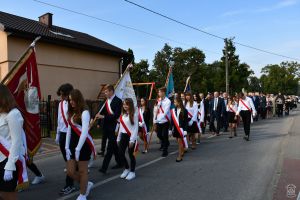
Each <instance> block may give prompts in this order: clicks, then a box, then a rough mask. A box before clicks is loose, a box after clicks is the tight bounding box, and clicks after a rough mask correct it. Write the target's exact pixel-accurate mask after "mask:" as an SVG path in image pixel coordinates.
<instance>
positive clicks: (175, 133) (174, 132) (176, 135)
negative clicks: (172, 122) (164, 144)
mask: <svg viewBox="0 0 300 200" xmlns="http://www.w3.org/2000/svg"><path fill="white" fill-rule="evenodd" d="M173 137H174V138H182V137H181V135H180V133H179V132H178V131H177V128H174V131H173Z"/></svg>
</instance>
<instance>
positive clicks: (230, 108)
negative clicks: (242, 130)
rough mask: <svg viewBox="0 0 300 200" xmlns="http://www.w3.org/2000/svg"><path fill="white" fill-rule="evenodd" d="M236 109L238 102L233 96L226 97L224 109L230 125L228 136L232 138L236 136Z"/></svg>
mask: <svg viewBox="0 0 300 200" xmlns="http://www.w3.org/2000/svg"><path fill="white" fill-rule="evenodd" d="M237 110H238V104H237V102H236V101H235V99H234V98H233V97H231V98H229V99H228V102H227V105H226V111H227V113H228V114H227V115H228V123H229V127H230V136H229V138H233V136H235V137H236V136H237V134H236V124H237V116H236V112H237Z"/></svg>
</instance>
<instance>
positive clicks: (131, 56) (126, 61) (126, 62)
mask: <svg viewBox="0 0 300 200" xmlns="http://www.w3.org/2000/svg"><path fill="white" fill-rule="evenodd" d="M127 52H128V55H127V56H125V57H124V58H123V63H122V73H123V72H124V71H125V70H126V68H127V66H128V65H129V64H130V63H132V64H134V54H133V51H132V49H130V48H129V49H128V51H127Z"/></svg>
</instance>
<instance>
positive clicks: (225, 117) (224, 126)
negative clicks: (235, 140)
mask: <svg viewBox="0 0 300 200" xmlns="http://www.w3.org/2000/svg"><path fill="white" fill-rule="evenodd" d="M222 119H223V128H224V130H226V131H227V129H228V125H229V124H228V114H227V112H225V113H224V114H223V117H222Z"/></svg>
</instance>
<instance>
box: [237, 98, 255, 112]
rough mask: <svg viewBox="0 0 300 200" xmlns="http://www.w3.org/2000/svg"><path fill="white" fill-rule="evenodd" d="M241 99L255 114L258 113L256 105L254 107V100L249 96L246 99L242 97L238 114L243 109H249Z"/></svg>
mask: <svg viewBox="0 0 300 200" xmlns="http://www.w3.org/2000/svg"><path fill="white" fill-rule="evenodd" d="M241 101H243V102H244V104H245V105H246V106H247V107H248V108H249V109H252V112H253V113H252V114H253V115H256V110H255V107H254V104H253V101H252V99H251V98H249V97H246V99H240V101H239V106H238V111H237V115H238V114H239V113H240V112H241V111H242V110H246V111H247V110H249V109H248V108H247V107H246V106H245V105H244V104H243V103H242V102H241Z"/></svg>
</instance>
